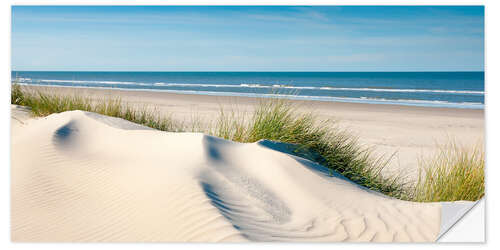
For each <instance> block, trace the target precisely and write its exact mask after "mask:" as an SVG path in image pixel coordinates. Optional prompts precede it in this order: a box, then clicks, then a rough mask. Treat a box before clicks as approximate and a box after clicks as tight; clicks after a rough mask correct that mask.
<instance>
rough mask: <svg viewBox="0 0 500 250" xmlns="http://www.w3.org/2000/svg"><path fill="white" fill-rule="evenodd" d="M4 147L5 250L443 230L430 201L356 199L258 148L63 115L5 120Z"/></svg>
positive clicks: (416, 236) (313, 168) (335, 181)
mask: <svg viewBox="0 0 500 250" xmlns="http://www.w3.org/2000/svg"><path fill="white" fill-rule="evenodd" d="M11 145H12V151H11V159H12V160H11V162H12V170H11V180H12V188H11V192H12V193H11V197H12V198H11V200H12V202H11V204H12V205H11V206H12V209H11V237H12V240H13V241H35V242H54V241H64V242H75V241H76V242H89V241H90V242H96V241H106V242H150V241H156V242H167V241H169V242H170V241H173V242H183V241H189V242H220V241H249V240H250V241H355V242H361V241H373V242H393V241H397V242H405V241H419V242H420V241H423V242H430V241H435V240H436V239H437V238H438V236H440V235H441V234H442V233H443V230H444V229H443V226H442V225H443V222H442V219H441V218H442V217H443V216H442V210H443V209H442V208H443V205H442V204H441V203H414V202H406V201H401V200H397V199H393V198H390V197H387V196H384V195H382V194H379V193H376V192H373V191H370V190H367V189H365V188H363V187H360V186H359V185H356V184H355V183H352V182H351V181H349V180H347V179H345V178H344V177H342V176H340V175H339V174H337V173H335V172H334V173H333V174H328V173H329V172H330V171H328V170H327V169H326V168H324V167H323V166H321V165H318V164H316V163H313V162H310V161H308V160H305V159H302V158H299V157H295V156H292V155H289V154H286V153H285V152H281V151H282V150H279V145H278V144H275V143H273V142H269V141H261V142H257V143H252V144H244V143H236V142H230V141H226V140H223V139H220V138H216V137H212V136H207V135H203V134H199V133H167V132H161V131H157V130H153V129H150V128H147V127H143V126H139V125H137V124H133V123H131V122H128V121H125V120H122V119H118V118H111V117H106V116H101V115H97V114H94V113H88V112H82V111H71V112H64V113H60V114H53V115H50V116H48V117H45V118H40V119H29V120H24V121H20V120H18V119H12V142H11ZM447 204H448V205H446V211H452V210H453V209H449V208H450V206H454V205H453V204H455V203H447ZM457 204H459V205H457V206H462V205H463V204H465V205H464V206H468V207H469V206H471V204H474V203H472V202H461V203H457ZM460 204H462V205H460ZM455 210H456V209H455ZM455 210H453V211H455ZM458 210H460V212H464V211H465V210H464V209H458ZM449 217H450V216H446V218H449ZM452 217H453V216H452ZM450 218H451V217H450ZM453 218H454V219H456V216H455V217H453ZM449 224H450V223H447V224H446V225H449ZM447 229H448V228H446V229H445V230H447Z"/></svg>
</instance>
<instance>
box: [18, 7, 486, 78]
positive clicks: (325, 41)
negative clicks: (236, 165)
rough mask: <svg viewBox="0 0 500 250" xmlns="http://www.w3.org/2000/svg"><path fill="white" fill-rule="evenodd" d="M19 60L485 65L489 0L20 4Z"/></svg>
mask: <svg viewBox="0 0 500 250" xmlns="http://www.w3.org/2000/svg"><path fill="white" fill-rule="evenodd" d="M11 39H12V70H82V71H84V70H97V71H482V70H483V69H484V8H483V7H481V6H463V7H460V6H454V7H451V6H418V7H415V6H406V7H404V6H371V7H370V6H314V7H311V6H302V7H301V6H288V7H284V6H268V7H258V6H254V7H244V6H240V7H227V6H226V7H223V6H205V7H188V6H185V7H183V6H100V7H99V6H85V7H83V6H13V7H12V36H11Z"/></svg>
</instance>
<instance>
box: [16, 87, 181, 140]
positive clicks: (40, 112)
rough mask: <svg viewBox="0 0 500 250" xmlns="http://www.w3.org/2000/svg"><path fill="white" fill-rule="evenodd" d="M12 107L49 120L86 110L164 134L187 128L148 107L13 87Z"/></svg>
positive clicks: (118, 99) (115, 99) (115, 100)
mask: <svg viewBox="0 0 500 250" xmlns="http://www.w3.org/2000/svg"><path fill="white" fill-rule="evenodd" d="M11 103H12V104H16V105H22V106H28V107H30V108H31V113H32V114H33V115H35V116H47V115H50V114H53V113H60V112H65V111H71V110H82V111H88V112H94V113H98V114H102V115H107V116H112V117H118V118H122V119H125V120H128V121H131V122H134V123H137V124H141V125H144V126H148V127H151V128H154V129H158V130H162V131H172V132H180V131H183V124H181V123H178V122H176V121H174V120H173V119H171V118H170V117H168V116H159V115H158V112H157V110H154V109H149V108H148V107H142V108H134V107H131V106H130V105H128V104H126V103H122V101H121V99H120V98H114V99H100V100H93V99H91V98H89V97H82V96H80V95H56V94H48V93H44V92H41V91H31V90H27V89H23V88H22V87H21V86H20V85H19V84H13V85H12V90H11Z"/></svg>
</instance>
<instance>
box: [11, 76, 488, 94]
mask: <svg viewBox="0 0 500 250" xmlns="http://www.w3.org/2000/svg"><path fill="white" fill-rule="evenodd" d="M17 81H19V82H25V83H26V82H32V83H36V82H45V83H50V82H53V83H76V84H78V83H80V84H111V85H113V84H114V85H119V84H126V85H139V86H158V87H206V88H210V87H212V88H264V89H295V90H326V91H366V92H396V93H441V94H463V95H484V93H485V92H484V91H476V90H444V89H390V88H367V87H363V88H347V87H328V86H289V85H282V84H273V85H263V84H258V83H242V84H208V83H207V84H205V83H166V82H155V83H144V82H126V81H91V80H48V79H42V80H37V81H33V80H32V79H30V78H18V79H17Z"/></svg>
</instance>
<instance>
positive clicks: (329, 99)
mask: <svg viewBox="0 0 500 250" xmlns="http://www.w3.org/2000/svg"><path fill="white" fill-rule="evenodd" d="M19 84H20V85H23V86H35V87H54V88H78V89H103V90H120V91H138V92H140V91H144V92H160V93H169V94H179V95H201V96H220V97H222V96H225V97H245V98H283V99H288V100H296V101H319V102H334V103H352V104H368V105H394V106H406V107H425V108H446V109H472V110H484V104H479V103H478V104H466V103H463V104H462V103H444V102H439V101H422V102H420V101H417V100H411V101H406V102H405V101H400V100H388V99H386V100H384V99H381V100H377V99H363V98H361V99H360V98H343V97H310V96H300V95H293V94H249V93H237V92H215V91H211V92H208V91H207V92H202V91H187V90H165V89H134V88H119V87H91V86H62V85H50V84H47V85H42V84H26V83H19Z"/></svg>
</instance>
